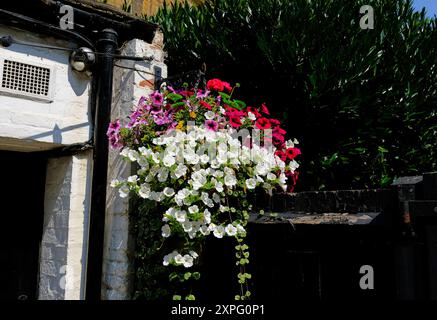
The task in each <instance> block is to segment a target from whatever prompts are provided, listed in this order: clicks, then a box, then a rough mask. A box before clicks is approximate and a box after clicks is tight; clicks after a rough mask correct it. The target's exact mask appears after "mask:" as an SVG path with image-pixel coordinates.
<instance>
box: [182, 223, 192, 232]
mask: <svg viewBox="0 0 437 320" xmlns="http://www.w3.org/2000/svg"><path fill="white" fill-rule="evenodd" d="M182 228H183V229H184V231H185V232H190V231H191V230H193V224H192V223H191V222H190V221H185V222H183V223H182Z"/></svg>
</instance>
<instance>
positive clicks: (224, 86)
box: [222, 81, 232, 91]
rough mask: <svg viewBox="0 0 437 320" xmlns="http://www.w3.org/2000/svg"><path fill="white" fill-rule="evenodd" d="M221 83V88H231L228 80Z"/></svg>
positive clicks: (229, 89)
mask: <svg viewBox="0 0 437 320" xmlns="http://www.w3.org/2000/svg"><path fill="white" fill-rule="evenodd" d="M222 84H223V88H224V89H226V90H228V91H231V90H232V87H231V85H230V84H229V83H228V82H225V81H222Z"/></svg>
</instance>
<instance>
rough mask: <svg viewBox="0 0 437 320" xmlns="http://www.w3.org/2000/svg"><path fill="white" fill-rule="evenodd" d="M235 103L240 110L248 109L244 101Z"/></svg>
mask: <svg viewBox="0 0 437 320" xmlns="http://www.w3.org/2000/svg"><path fill="white" fill-rule="evenodd" d="M234 102H235V103H236V104H237V105H238V109H239V110H241V109H244V108H246V103H245V102H244V101H241V100H234Z"/></svg>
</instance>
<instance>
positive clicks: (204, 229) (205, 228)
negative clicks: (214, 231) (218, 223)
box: [199, 225, 211, 236]
mask: <svg viewBox="0 0 437 320" xmlns="http://www.w3.org/2000/svg"><path fill="white" fill-rule="evenodd" d="M199 231H200V233H201V234H203V235H204V236H207V235H209V234H210V233H211V231H210V230H209V228H208V226H207V225H203V226H201V227H200V230H199Z"/></svg>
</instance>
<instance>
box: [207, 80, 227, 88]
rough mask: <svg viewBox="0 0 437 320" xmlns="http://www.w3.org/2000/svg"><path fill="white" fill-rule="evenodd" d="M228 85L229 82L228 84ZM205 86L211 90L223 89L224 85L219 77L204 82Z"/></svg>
mask: <svg viewBox="0 0 437 320" xmlns="http://www.w3.org/2000/svg"><path fill="white" fill-rule="evenodd" d="M228 85H229V84H228ZM206 87H207V88H208V90H211V91H223V90H224V88H225V86H224V84H223V82H222V81H221V80H220V79H211V80H208V82H207V83H206Z"/></svg>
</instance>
